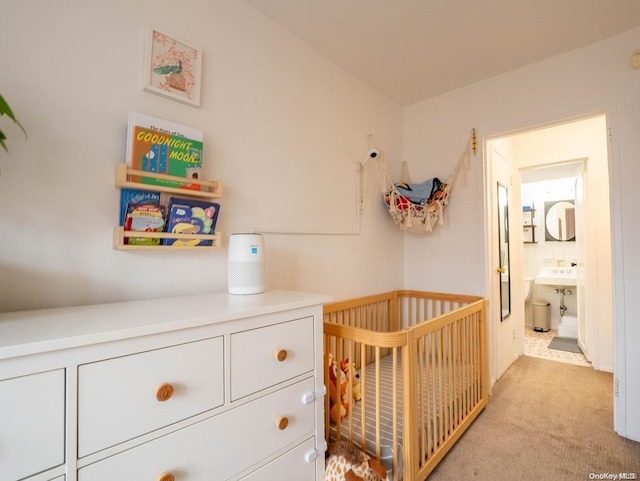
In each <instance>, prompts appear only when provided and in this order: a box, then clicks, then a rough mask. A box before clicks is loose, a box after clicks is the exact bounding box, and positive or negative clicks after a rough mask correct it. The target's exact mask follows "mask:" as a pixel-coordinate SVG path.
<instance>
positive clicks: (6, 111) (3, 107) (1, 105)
mask: <svg viewBox="0 0 640 481" xmlns="http://www.w3.org/2000/svg"><path fill="white" fill-rule="evenodd" d="M3 115H6V116H7V117H9V118H10V119H11V120H13V121H14V122H15V123H16V124H17V125H18V127H20V128H21V129H22V131H23V132H24V136H25V137H26V136H27V131H26V130H25V129H24V127H23V126H22V124H21V123H20V122H19V121H18V119H16V116H15V115H14V113H13V111H12V110H11V107H9V104H8V103H7V101H6V100H5V99H4V97H3V96H2V95H0V117H1V116H3ZM0 134H2V136H1V138H0V144H2V146H3V147H4V149H5V150H7V146H6V145H5V144H4V141H5V139H6V138H7V137H6V136H5V135H4V134H3V133H2V132H1V131H0Z"/></svg>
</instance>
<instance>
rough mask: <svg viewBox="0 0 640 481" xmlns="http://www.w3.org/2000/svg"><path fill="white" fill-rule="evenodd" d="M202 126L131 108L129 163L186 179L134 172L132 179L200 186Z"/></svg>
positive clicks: (127, 156)
mask: <svg viewBox="0 0 640 481" xmlns="http://www.w3.org/2000/svg"><path fill="white" fill-rule="evenodd" d="M203 139H204V134H203V131H202V130H199V129H196V128H193V127H188V126H186V125H182V124H178V123H175V122H171V121H169V120H164V119H159V118H157V117H152V116H150V115H146V114H141V113H138V112H129V119H128V126H127V152H126V160H127V166H128V167H130V168H132V169H135V170H142V171H145V172H152V173H156V174H165V175H171V176H175V177H182V178H184V179H185V181H184V182H179V181H174V180H166V179H158V178H154V177H139V176H134V177H133V178H132V179H131V180H132V181H134V182H140V183H143V184H151V185H159V186H165V187H173V188H180V189H190V190H201V186H200V184H193V183H191V182H190V180H192V179H195V180H200V178H201V172H202V147H203Z"/></svg>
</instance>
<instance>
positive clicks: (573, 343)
mask: <svg viewBox="0 0 640 481" xmlns="http://www.w3.org/2000/svg"><path fill="white" fill-rule="evenodd" d="M548 347H549V349H555V350H557V351H567V352H578V353H582V350H581V349H580V347H578V340H577V339H575V338H573V337H560V336H555V337H554V338H553V339H551V342H550V343H549V346H548Z"/></svg>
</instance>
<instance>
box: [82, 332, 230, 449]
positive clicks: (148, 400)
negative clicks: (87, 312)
mask: <svg viewBox="0 0 640 481" xmlns="http://www.w3.org/2000/svg"><path fill="white" fill-rule="evenodd" d="M223 363H224V360H223V341H222V338H221V337H220V338H214V339H207V340H204V341H198V342H192V343H187V344H181V345H178V346H172V347H168V348H164V349H158V350H154V351H148V352H144V353H139V354H133V355H130V356H124V357H119V358H114V359H109V360H106V361H100V362H96V363H92V364H85V365H82V366H80V368H79V374H78V376H79V377H78V452H79V456H80V457H82V456H86V455H88V454H91V453H93V452H96V451H99V450H101V449H104V448H106V447H109V446H112V445H115V444H118V443H120V442H123V441H126V440H128V439H131V438H134V437H136V436H139V435H141V434H144V433H147V432H150V431H153V430H155V429H158V428H161V427H163V426H166V425H169V424H172V423H174V422H177V421H180V420H182V419H186V418H188V417H190V416H193V415H196V414H198V413H201V412H204V411H207V410H209V409H213V408H215V407H217V406H221V405H222V404H223V403H224V377H223V376H224V365H223Z"/></svg>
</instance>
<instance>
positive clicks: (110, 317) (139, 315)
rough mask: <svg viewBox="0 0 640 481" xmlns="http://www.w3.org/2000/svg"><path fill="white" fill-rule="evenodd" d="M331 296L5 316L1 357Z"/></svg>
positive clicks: (205, 299)
mask: <svg viewBox="0 0 640 481" xmlns="http://www.w3.org/2000/svg"><path fill="white" fill-rule="evenodd" d="M331 300H332V299H331V296H328V295H324V294H311V293H304V292H295V291H283V290H273V291H266V292H265V293H263V294H252V295H244V296H240V295H230V294H227V293H214V294H203V295H193V296H179V297H165V298H160V299H148V300H141V301H128V302H117V303H109V304H98V305H90V306H77V307H63V308H55V309H39V310H33V311H20V312H9V313H1V314H0V359H6V358H10V357H15V356H21V355H27V354H34V353H39V352H47V351H52V350H57V349H66V348H71V347H76V346H80V345H86V344H94V343H99V342H108V341H113V340H119V339H127V338H132V337H137V336H145V335H150V334H156V333H162V332H170V331H175V330H180V329H188V328H192V327H198V326H204V325H210V324H216V323H223V322H229V321H234V320H237V319H243V318H247V317H254V316H259V315H265V314H271V313H275V312H281V311H287V310H292V309H300V308H305V307H310V306H314V305H318V304H324V303H326V302H329V301H331Z"/></svg>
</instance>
